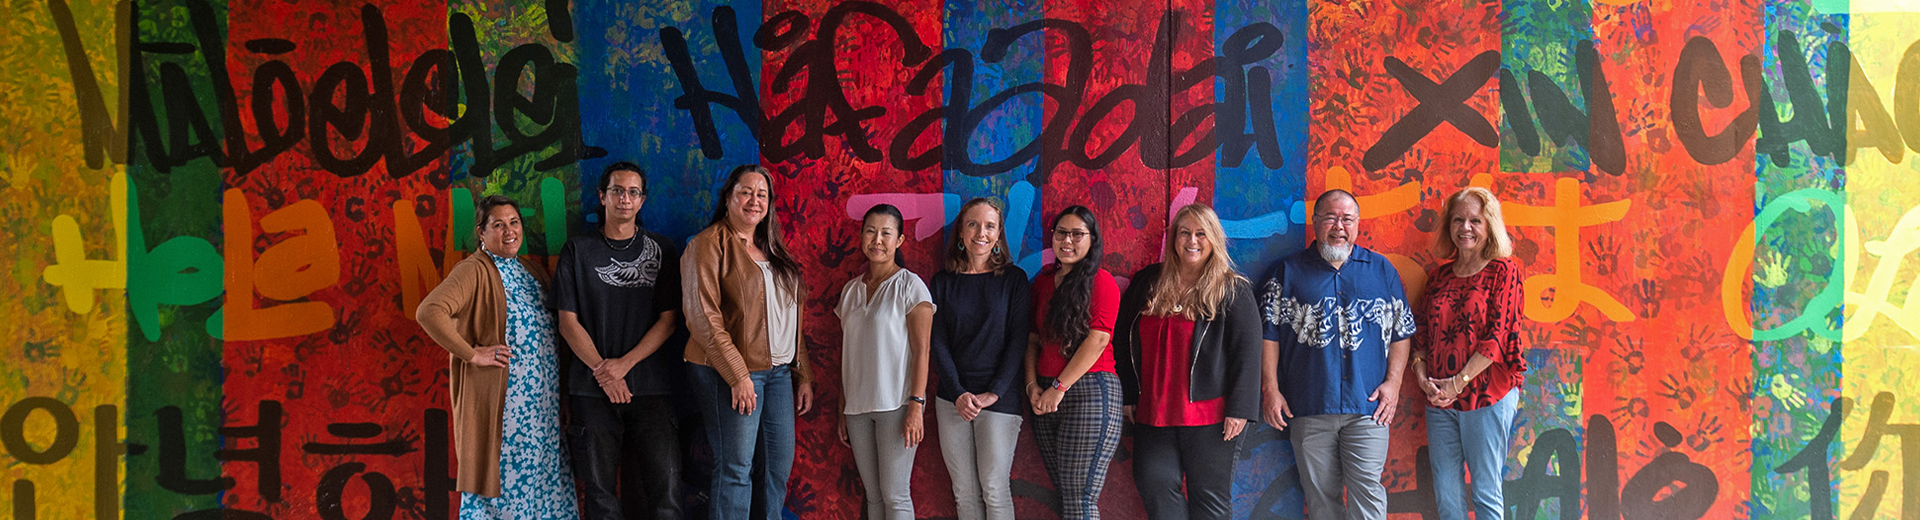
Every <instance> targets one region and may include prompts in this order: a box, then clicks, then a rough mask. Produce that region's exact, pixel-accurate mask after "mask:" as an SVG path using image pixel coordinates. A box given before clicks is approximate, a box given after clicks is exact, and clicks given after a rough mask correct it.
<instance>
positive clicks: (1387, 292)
mask: <svg viewBox="0 0 1920 520" xmlns="http://www.w3.org/2000/svg"><path fill="white" fill-rule="evenodd" d="M1313 231H1314V237H1315V240H1314V243H1313V246H1312V247H1308V248H1307V249H1306V250H1304V251H1301V252H1299V253H1296V254H1294V255H1293V256H1290V257H1287V258H1286V259H1285V260H1282V261H1281V262H1280V263H1279V264H1278V265H1275V266H1273V269H1272V270H1271V271H1269V272H1268V273H1267V275H1266V277H1265V278H1264V279H1262V280H1261V287H1260V292H1261V294H1260V303H1261V307H1262V308H1261V311H1262V314H1263V318H1264V319H1265V327H1264V328H1265V329H1266V341H1265V342H1264V343H1265V347H1266V348H1265V356H1264V357H1263V359H1262V361H1263V363H1264V366H1263V367H1262V368H1261V376H1262V377H1261V389H1262V391H1261V394H1262V397H1263V398H1262V399H1261V406H1262V410H1261V415H1262V417H1263V418H1264V419H1265V420H1266V422H1267V424H1268V425H1271V426H1273V427H1274V428H1278V429H1282V430H1286V431H1287V432H1288V436H1289V437H1290V438H1291V439H1292V441H1293V453H1294V458H1295V459H1296V461H1295V462H1296V464H1295V467H1296V468H1298V469H1299V471H1300V484H1301V487H1302V488H1303V490H1304V491H1305V492H1306V502H1307V513H1308V515H1309V516H1310V517H1311V518H1313V519H1314V520H1341V519H1372V520H1383V519H1385V518H1386V517H1387V490H1386V486H1384V485H1382V483H1381V480H1380V478H1381V477H1380V476H1381V473H1382V472H1383V471H1385V469H1386V464H1387V447H1388V445H1387V431H1388V424H1391V423H1392V422H1393V417H1394V415H1395V412H1396V411H1398V409H1399V405H1400V376H1401V373H1402V371H1403V370H1404V369H1405V368H1406V365H1407V350H1408V338H1411V337H1413V331H1414V321H1413V307H1412V306H1411V305H1409V304H1408V303H1407V292H1406V289H1405V288H1404V287H1402V286H1401V285H1400V274H1399V273H1398V272H1397V271H1395V270H1394V268H1393V263H1391V262H1388V261H1387V259H1386V257H1383V256H1380V255H1379V254H1377V253H1374V252H1373V251H1370V250H1368V249H1366V248H1363V247H1360V246H1357V245H1354V243H1353V239H1354V238H1355V237H1358V236H1359V235H1360V203H1359V201H1358V200H1356V199H1354V198H1353V194H1351V193H1348V192H1346V191H1345V190H1328V191H1327V192H1325V193H1322V194H1321V195H1320V198H1319V199H1317V200H1315V201H1314V210H1313ZM1343 492H1344V493H1345V495H1346V500H1345V503H1343V502H1342V500H1341V495H1342V493H1343Z"/></svg>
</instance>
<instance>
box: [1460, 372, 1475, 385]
mask: <svg viewBox="0 0 1920 520" xmlns="http://www.w3.org/2000/svg"><path fill="white" fill-rule="evenodd" d="M1472 382H1473V374H1468V373H1466V372H1465V371H1462V372H1460V384H1463V385H1464V384H1467V383H1472Z"/></svg>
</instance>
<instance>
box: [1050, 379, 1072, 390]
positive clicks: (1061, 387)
mask: <svg viewBox="0 0 1920 520" xmlns="http://www.w3.org/2000/svg"><path fill="white" fill-rule="evenodd" d="M1072 387H1073V385H1064V384H1060V380H1058V379H1055V380H1053V389H1054V390H1059V391H1061V392H1066V391H1067V389H1068V388H1072Z"/></svg>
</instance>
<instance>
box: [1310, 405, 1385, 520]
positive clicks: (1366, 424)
mask: <svg viewBox="0 0 1920 520" xmlns="http://www.w3.org/2000/svg"><path fill="white" fill-rule="evenodd" d="M1287 432H1288V434H1289V437H1290V438H1291V439H1292V440H1293V458H1294V464H1295V467H1297V468H1299V471H1300V488H1301V490H1302V491H1303V492H1305V493H1306V498H1307V516H1308V517H1310V518H1312V519H1313V520H1361V519H1366V520H1385V519H1386V518H1387V488H1386V486H1385V485H1383V484H1381V482H1380V474H1381V473H1382V472H1385V471H1386V469H1387V447H1388V445H1387V427H1386V426H1383V425H1381V424H1380V423H1376V422H1373V417H1372V416H1368V415H1355V414H1328V415H1302V416H1298V417H1294V418H1293V420H1291V421H1287ZM1342 491H1345V492H1346V495H1347V501H1346V503H1345V504H1342V503H1341V500H1340V494H1341V492H1342Z"/></svg>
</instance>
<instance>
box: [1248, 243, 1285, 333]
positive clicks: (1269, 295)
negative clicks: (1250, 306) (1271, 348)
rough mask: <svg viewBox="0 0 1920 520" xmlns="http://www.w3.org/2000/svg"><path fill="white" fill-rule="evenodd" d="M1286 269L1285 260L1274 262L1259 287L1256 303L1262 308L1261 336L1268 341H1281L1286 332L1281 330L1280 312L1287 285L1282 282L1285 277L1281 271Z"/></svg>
mask: <svg viewBox="0 0 1920 520" xmlns="http://www.w3.org/2000/svg"><path fill="white" fill-rule="evenodd" d="M1285 269H1286V263H1285V262H1281V263H1276V264H1274V265H1273V269H1272V270H1271V271H1268V272H1267V276H1266V278H1265V279H1262V280H1261V281H1260V287H1259V288H1258V289H1257V290H1258V291H1259V295H1258V296H1257V298H1258V299H1256V300H1254V305H1256V306H1258V307H1259V308H1260V338H1261V339H1264V340H1267V341H1280V339H1281V338H1282V334H1284V331H1282V330H1280V316H1279V314H1280V297H1281V296H1282V294H1280V293H1281V288H1282V287H1285V285H1284V284H1283V283H1282V282H1281V278H1284V275H1282V274H1281V273H1284V272H1285Z"/></svg>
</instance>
